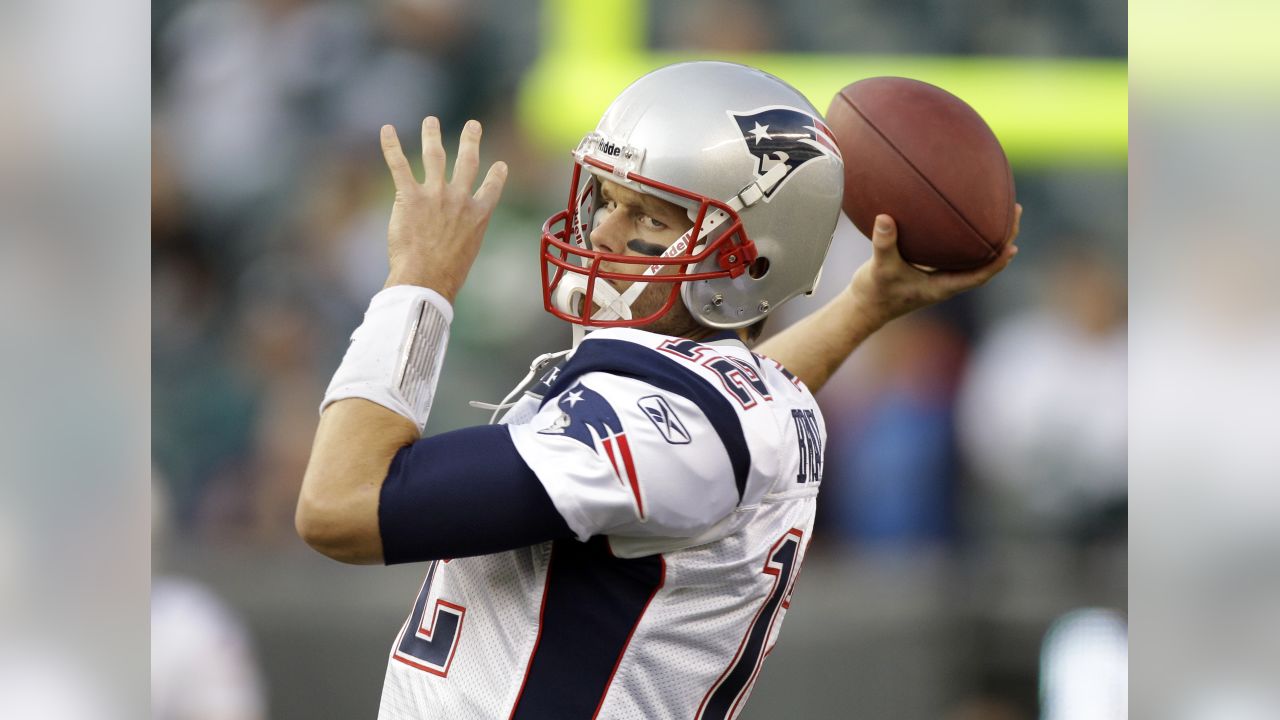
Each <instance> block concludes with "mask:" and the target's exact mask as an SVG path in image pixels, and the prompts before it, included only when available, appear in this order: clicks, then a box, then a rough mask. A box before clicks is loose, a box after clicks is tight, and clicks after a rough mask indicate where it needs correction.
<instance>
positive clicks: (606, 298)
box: [541, 155, 756, 327]
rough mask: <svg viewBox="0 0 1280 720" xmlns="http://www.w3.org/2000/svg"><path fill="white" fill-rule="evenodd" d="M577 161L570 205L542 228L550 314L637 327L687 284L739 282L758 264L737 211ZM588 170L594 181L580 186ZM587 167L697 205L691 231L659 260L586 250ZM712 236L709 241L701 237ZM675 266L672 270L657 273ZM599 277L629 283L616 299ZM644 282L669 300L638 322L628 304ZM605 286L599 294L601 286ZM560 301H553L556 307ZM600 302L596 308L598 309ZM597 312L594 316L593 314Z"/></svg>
mask: <svg viewBox="0 0 1280 720" xmlns="http://www.w3.org/2000/svg"><path fill="white" fill-rule="evenodd" d="M578 157H579V158H580V159H578V160H575V162H574V167H573V179H572V180H571V181H570V186H569V204H568V207H567V208H566V209H565V210H562V211H560V212H558V213H556V214H555V215H552V216H551V217H550V218H548V219H547V221H546V222H545V223H543V225H542V248H541V254H542V300H543V307H545V308H546V310H547V312H549V313H551V314H552V315H554V316H556V317H558V318H560V319H561V320H567V321H568V322H571V323H575V324H578V325H583V326H587V327H637V326H642V325H648V324H649V323H652V322H653V321H654V320H657V319H658V318H660V317H662V316H663V315H665V314H666V313H667V312H668V311H669V310H671V308H672V307H673V306H674V305H675V303H676V302H677V300H678V299H679V293H680V284H681V283H683V282H685V281H687V280H711V279H715V278H736V277H738V276H739V275H741V274H742V273H744V272H746V271H747V267H748V266H749V265H750V264H751V263H752V262H753V261H754V260H755V259H756V249H755V244H754V243H752V242H751V239H750V238H748V237H747V234H746V232H745V230H744V229H743V226H742V220H741V218H740V217H739V216H738V213H737V212H736V211H735V210H734V209H733V208H732V207H730V206H729V205H727V204H726V203H723V202H721V201H719V200H715V199H712V198H709V197H706V196H704V195H699V194H697V193H693V192H690V191H688V190H684V189H682V188H678V187H674V186H671V185H667V184H665V183H661V182H658V181H656V180H651V179H649V178H646V177H643V176H641V175H637V174H635V173H631V172H625V171H619V170H615V166H614V165H612V164H609V163H606V162H602V161H600V160H598V159H596V158H593V157H589V156H585V155H580V156H578ZM584 165H585V166H589V167H588V168H587V171H588V173H589V174H591V175H592V176H591V177H589V178H588V179H587V181H586V183H585V184H583V183H582V172H583V169H584ZM592 170H597V171H601V172H604V173H610V174H612V175H614V176H617V177H621V178H622V179H624V180H627V181H630V182H631V183H634V184H636V185H640V186H644V187H649V188H654V189H656V190H660V191H662V192H664V193H667V194H668V195H674V196H676V197H681V198H684V199H686V200H689V201H691V202H693V203H697V204H698V212H697V214H696V216H695V218H694V221H693V227H692V228H690V229H689V231H688V232H686V233H685V234H684V235H682V236H680V237H679V238H678V239H676V241H675V242H674V243H672V244H671V247H669V248H668V249H667V251H666V252H665V253H663V254H662V255H661V256H659V257H636V256H631V255H622V254H618V253H607V252H602V251H599V250H592V249H590V243H589V242H588V241H587V236H588V235H589V233H590V229H591V224H592V211H593V209H592V206H593V203H594V195H595V191H596V186H597V185H598V181H597V179H596V178H595V177H594V173H592ZM707 237H712V238H714V239H712V240H711V242H706V240H705V238H707ZM713 257H714V258H715V265H716V266H717V267H718V268H719V269H717V270H710V271H705V272H689V268H690V267H695V266H697V265H698V264H700V263H702V262H703V261H705V260H707V259H709V258H713ZM606 263H607V264H608V265H609V266H610V268H611V269H609V270H603V269H601V265H603V264H606ZM668 267H675V268H676V269H677V270H676V272H674V273H666V272H664V273H662V274H659V272H660V271H662V270H664V269H666V268H668ZM603 280H618V281H622V282H630V283H634V284H633V285H631V286H630V287H628V289H627V290H626V291H624V292H623V293H622V295H621V296H619V294H618V293H617V291H615V290H614V289H613V287H612V286H610V285H609V284H608V283H605V282H602V281H603ZM648 283H663V284H665V285H666V286H667V287H668V288H669V289H668V290H667V296H666V300H665V301H664V302H663V303H662V305H661V306H660V307H658V309H656V310H655V311H653V312H652V313H649V314H647V315H645V316H643V317H634V316H632V314H631V309H630V305H631V301H632V300H634V299H635V297H637V296H638V295H639V293H640V292H641V291H643V290H644V288H645V287H647V285H648ZM602 288H603V289H602ZM557 301H558V302H557ZM597 305H599V306H601V308H600V310H597V309H596V308H597ZM593 315H597V316H599V317H593Z"/></svg>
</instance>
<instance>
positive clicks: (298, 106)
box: [151, 0, 1128, 720]
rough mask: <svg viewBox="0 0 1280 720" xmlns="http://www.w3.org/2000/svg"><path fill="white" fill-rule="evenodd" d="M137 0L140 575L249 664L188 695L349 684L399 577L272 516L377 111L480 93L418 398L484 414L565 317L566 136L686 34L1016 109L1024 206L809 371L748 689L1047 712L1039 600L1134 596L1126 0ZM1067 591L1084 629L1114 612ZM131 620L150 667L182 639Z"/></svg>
mask: <svg viewBox="0 0 1280 720" xmlns="http://www.w3.org/2000/svg"><path fill="white" fill-rule="evenodd" d="M152 8H153V19H152V23H153V38H152V42H153V48H152V50H153V91H152V92H153V96H152V100H153V160H152V162H153V167H152V173H153V175H152V177H153V184H152V203H153V205H152V271H151V272H152V293H153V295H152V307H153V312H152V423H153V425H152V427H153V430H152V447H153V461H154V480H153V488H154V505H155V507H156V508H157V510H156V513H155V515H156V518H155V525H156V529H155V530H154V531H153V532H154V549H153V569H154V573H155V576H156V578H157V583H156V590H155V592H161V591H163V592H166V593H168V594H167V596H166V597H168V598H169V599H170V600H173V601H174V602H175V603H176V605H175V607H178V608H179V612H178V613H177V614H178V616H179V617H194V616H195V615H198V614H200V612H202V611H198V610H196V611H192V612H191V614H190V615H186V613H185V612H183V611H181V609H182V608H183V607H187V606H185V605H183V603H191V604H192V605H201V606H202V607H206V608H213V609H210V610H208V612H207V613H206V614H207V615H208V616H209V617H211V618H213V619H212V620H211V621H210V622H211V625H210V627H211V628H212V630H210V632H211V633H213V634H211V635H209V636H207V637H206V640H207V641H208V642H210V643H217V642H218V641H219V640H218V639H219V638H221V639H222V640H224V641H225V643H226V644H227V653H226V654H227V656H228V658H230V659H229V661H228V662H229V663H230V664H231V665H233V666H237V665H238V666H240V667H241V672H240V674H239V675H237V676H235V677H231V678H229V679H228V681H227V683H226V685H227V687H228V688H230V689H228V690H226V691H225V692H226V695H225V696H220V697H214V696H212V695H208V696H206V697H204V698H203V699H202V700H201V702H205V703H209V704H210V705H211V706H214V705H216V706H219V707H225V708H227V714H224V715H221V716H219V717H226V718H231V717H270V718H277V719H280V720H287V719H289V718H304V717H307V718H310V717H372V716H373V715H374V714H375V712H376V707H377V702H378V697H379V691H380V687H381V679H382V674H383V671H384V668H385V656H386V652H387V649H388V647H389V643H390V642H391V639H392V636H393V634H394V632H395V631H396V629H397V628H398V627H399V625H400V623H402V622H403V620H404V616H405V613H406V612H407V608H408V605H409V603H410V602H411V601H412V599H413V594H414V592H415V591H416V589H417V587H418V584H419V582H420V581H421V577H420V568H418V567H400V568H391V569H388V568H352V567H346V566H341V565H338V564H336V563H333V562H331V561H328V560H326V559H324V558H322V557H320V556H319V555H316V554H314V553H313V552H311V551H310V550H308V549H307V548H305V547H304V546H303V545H302V543H301V541H299V540H298V539H297V537H296V536H295V535H294V533H293V525H292V515H293V507H294V501H295V498H296V495H297V488H298V486H299V483H300V481H301V477H302V471H303V468H304V465H305V462H306V458H307V454H308V451H309V449H310V441H311V437H312V434H313V431H314V428H315V424H316V421H317V416H316V407H317V404H318V402H319V398H320V397H321V395H322V393H323V389H324V386H325V384H326V383H327V381H328V378H329V376H330V374H331V373H332V371H333V369H334V368H335V367H336V365H337V362H338V360H339V359H340V357H341V353H342V351H343V349H344V348H345V345H346V338H347V336H348V334H349V333H350V331H351V329H352V328H354V327H355V326H356V325H357V324H358V322H359V319H360V314H361V313H362V311H363V309H364V307H365V305H366V304H367V301H368V298H369V297H370V296H371V295H372V294H373V293H374V292H375V291H376V290H377V289H378V288H379V287H380V286H381V284H382V281H383V279H384V274H385V270H386V259H385V245H384V237H385V236H384V233H385V226H386V219H387V216H388V212H389V208H390V197H391V186H390V183H389V182H388V180H387V178H386V173H385V168H384V167H383V166H382V162H381V158H380V155H379V152H378V146H377V129H378V127H379V125H381V124H382V123H385V122H392V123H394V124H395V125H396V126H397V128H398V129H399V130H400V132H401V136H402V137H411V138H416V131H415V130H416V127H417V123H418V121H419V120H420V119H421V117H422V116H423V115H426V114H435V115H439V116H441V117H442V119H443V121H444V125H445V128H446V130H447V131H449V132H452V133H453V134H455V135H456V131H457V130H458V129H460V128H461V124H462V122H463V121H464V120H465V119H467V118H469V117H476V118H479V119H480V120H481V121H482V122H483V123H484V125H485V128H486V133H485V148H484V153H485V155H486V156H487V157H488V159H489V160H496V159H503V160H506V161H507V162H508V163H509V164H510V166H511V169H512V173H511V180H510V182H509V183H508V187H507V190H506V193H505V195H504V198H503V201H502V204H501V206H500V207H499V210H498V214H497V215H496V216H495V218H494V220H493V222H492V224H491V226H490V232H489V235H488V238H487V240H486V244H485V248H484V250H483V251H482V253H481V256H480V258H479V260H478V261H477V263H476V266H475V269H474V271H473V273H472V276H471V281H470V283H469V285H468V286H467V288H466V289H465V290H464V291H463V293H462V295H461V296H460V298H459V301H458V305H457V318H458V320H457V322H455V324H454V330H453V338H452V341H451V346H450V353H449V356H448V360H447V362H446V367H445V370H444V375H443V379H442V383H441V389H440V393H439V395H438V397H437V401H436V403H435V405H434V408H433V414H432V418H431V423H430V427H429V431H430V432H440V431H444V430H448V429H452V428H456V427H461V426H464V425H469V424H475V423H479V422H483V421H484V420H485V415H484V414H482V413H481V412H479V411H476V410H473V409H471V408H469V407H468V406H467V401H468V400H472V399H477V400H486V401H496V400H497V399H498V398H500V397H501V395H502V394H504V393H505V391H506V390H507V388H508V387H510V385H511V384H513V383H514V381H515V380H516V379H517V378H519V377H520V376H522V375H523V374H524V372H525V370H526V369H527V363H528V361H529V359H531V358H532V357H533V356H535V355H537V354H538V353H542V352H547V351H551V350H556V349H561V348H563V347H565V346H566V345H567V343H568V331H567V329H566V328H564V327H563V326H562V325H560V324H559V323H558V322H556V321H555V320H553V319H552V318H550V317H549V316H547V315H545V314H544V313H543V312H542V309H541V304H540V302H539V290H538V285H537V277H536V274H537V239H538V228H539V226H540V224H541V223H542V221H543V220H544V219H545V218H546V217H547V216H548V215H550V214H551V213H552V212H554V211H556V210H557V209H560V208H562V207H563V205H564V202H565V199H566V198H565V196H566V193H567V184H568V173H569V170H570V166H569V162H568V151H569V149H570V147H571V145H572V144H573V142H574V139H576V138H577V137H579V136H581V135H582V134H584V133H585V132H587V131H588V130H590V129H591V127H592V126H593V124H594V119H595V118H594V116H597V115H598V113H599V111H600V110H601V109H602V108H603V107H604V104H605V103H607V101H608V99H609V98H611V97H612V96H613V95H614V94H616V92H618V91H619V90H620V89H621V88H622V87H623V85H624V84H625V83H626V82H627V81H629V80H630V79H633V78H634V77H636V76H638V75H639V74H641V73H642V72H644V71H646V70H647V69H649V68H651V67H655V66H657V65H660V64H663V63H665V62H669V61H671V60H674V59H678V58H686V57H708V58H710V57H714V58H724V59H737V60H742V61H744V62H749V63H752V64H757V65H759V66H761V67H763V68H764V69H766V70H772V71H774V72H776V73H777V74H779V75H780V76H781V77H783V78H784V79H788V80H791V81H792V82H795V83H796V84H797V85H799V86H800V87H801V89H802V90H804V91H805V92H806V93H808V94H809V96H810V99H811V100H812V101H813V103H814V104H815V105H816V106H818V107H819V108H825V107H826V103H827V102H828V100H829V99H830V97H831V95H832V94H834V92H835V91H836V90H837V89H838V88H839V87H840V86H841V85H843V84H845V83H846V82H850V81H852V80H855V79H858V78H859V77H862V76H865V75H877V74H904V75H911V76H914V77H919V78H921V79H924V80H933V81H935V82H937V83H938V84H940V85H943V86H944V87H948V88H950V89H952V90H953V91H955V92H956V93H957V94H959V95H961V96H962V97H966V98H967V99H970V100H971V102H973V104H974V105H975V107H976V108H977V109H978V110H979V111H980V112H982V113H983V114H984V115H985V116H986V117H987V118H988V119H989V120H990V121H991V124H992V126H993V128H994V129H995V131H996V133H997V135H999V136H1001V137H1002V138H1005V139H1006V144H1007V147H1008V149H1009V152H1010V156H1011V159H1012V160H1013V163H1014V174H1015V179H1016V182H1017V187H1018V197H1019V200H1020V202H1022V204H1023V205H1024V207H1025V215H1024V219H1023V229H1022V235H1021V238H1020V240H1019V245H1020V247H1021V249H1022V252H1021V253H1020V255H1019V257H1018V260H1017V262H1015V263H1014V264H1013V266H1012V267H1011V268H1010V269H1009V270H1008V271H1007V272H1006V273H1005V274H1004V275H1003V276H1002V277H1000V278H998V279H997V280H996V281H994V282H992V283H991V284H990V285H988V286H987V287H985V288H983V289H981V290H980V291H977V292H974V293H972V294H970V295H968V296H965V297H962V298H958V299H956V300H954V301H952V302H949V303H947V304H945V305H943V306H940V307H937V308H935V309H932V310H930V311H928V312H925V313H920V314H917V315H915V316H912V317H910V318H906V319H903V320H900V321H897V322H895V323H894V324H892V325H890V326H889V327H888V328H886V329H885V330H884V331H882V332H881V333H879V334H878V335H877V336H876V337H875V338H873V339H872V340H871V341H869V342H868V343H867V344H866V345H865V346H864V347H863V348H862V349H861V350H860V351H859V353H858V354H857V355H856V356H855V358H854V359H853V360H852V361H851V362H849V363H848V364H847V365H846V367H845V368H844V369H843V370H842V371H841V373H840V374H839V375H838V376H837V377H836V378H835V379H833V381H832V382H831V383H830V384H829V385H828V386H827V387H826V388H825V389H824V390H823V391H822V393H820V395H819V399H820V401H821V402H822V403H823V407H824V410H825V413H826V416H827V420H828V424H829V428H828V429H829V433H830V441H829V446H828V449H827V463H828V465H827V471H826V482H825V483H824V488H823V495H822V496H823V503H822V507H821V510H820V515H819V528H818V531H817V533H816V535H815V540H814V544H813V546H812V550H811V552H810V555H809V557H808V559H807V561H806V564H805V570H804V573H803V574H802V576H801V579H800V580H799V585H798V589H797V594H796V602H795V607H794V608H793V610H794V612H792V613H790V614H789V615H788V619H787V622H786V628H785V631H784V632H783V634H782V638H781V641H780V642H779V644H778V646H777V648H776V650H775V652H774V653H773V657H772V659H771V660H770V662H769V663H768V664H767V665H766V669H765V670H764V671H763V672H762V674H761V677H760V679H759V681H758V683H757V685H756V688H755V691H754V693H753V695H752V700H751V702H749V703H748V705H747V709H746V711H745V713H744V714H743V717H744V718H768V717H804V718H842V717H868V718H882V719H893V718H904V719H908V718H909V719H915V718H920V719H925V718H944V719H946V720H979V719H985V720H1005V719H1010V720H1012V719H1016V718H1034V717H1040V716H1041V715H1042V710H1041V703H1040V691H1041V686H1042V681H1043V680H1044V678H1042V673H1041V660H1042V647H1043V645H1044V641H1045V638H1046V634H1047V633H1048V632H1049V629H1050V628H1051V627H1053V626H1054V623H1055V621H1057V620H1059V619H1060V618H1061V617H1062V616H1064V614H1067V613H1070V612H1071V611H1073V610H1078V609H1081V608H1106V609H1110V610H1112V611H1116V612H1119V613H1124V612H1125V611H1126V610H1127V594H1126V587H1127V586H1126V574H1127V562H1126V551H1127V494H1126V482H1127V471H1126V461H1127V455H1126V447H1127V429H1126V428H1127V416H1126V332H1127V331H1126V304H1127V297H1126V224H1127V187H1128V185H1127V140H1126V138H1127V126H1126V108H1125V102H1126V92H1127V86H1126V47H1127V45H1126V42H1127V41H1126V38H1127V23H1126V6H1125V4H1123V3H1111V2H1105V1H1104V0H1050V1H1048V2H1043V3H1036V4H1034V5H1032V4H1026V3H1016V2H1012V1H1011V0H987V1H984V2H972V3H949V2H941V1H939V0H906V1H902V2H893V3H889V2H873V1H872V0H848V1H842V0H839V1H838V0H785V1H784V0H753V1H751V2H747V1H741V0H739V1H733V2H730V1H729V0H698V1H689V2H678V1H677V0H650V1H649V2H641V1H639V0H597V1H596V2H593V3H583V2H575V1H573V0H542V1H541V2H533V1H532V0H531V1H529V2H500V0H471V1H467V0H365V1H364V2H358V3H339V2H327V1H325V0H156V2H154V3H153V5H152ZM412 146H416V140H415V141H413V144H412ZM412 146H411V147H412ZM411 154H412V153H411ZM868 254H869V245H868V243H867V242H866V241H865V240H864V239H862V238H861V237H859V236H858V235H857V233H856V231H854V230H853V229H852V228H851V227H848V226H846V227H844V228H843V229H842V230H841V231H840V233H839V234H838V237H837V238H836V242H835V243H834V244H833V246H832V251H831V254H830V257H829V259H828V267H827V268H826V270H825V271H824V279H823V288H822V290H820V292H819V296H818V297H815V298H812V299H805V300H802V301H796V302H793V303H792V304H791V305H790V306H789V307H787V308H786V309H785V312H783V313H782V314H781V316H780V317H779V318H775V319H774V320H773V323H774V326H773V327H771V328H770V330H771V331H776V330H777V329H778V328H780V327H782V326H783V325H784V324H785V323H786V322H788V321H792V320H795V319H796V318H798V317H801V316H803V314H804V313H805V312H807V311H808V310H809V309H812V308H814V307H816V306H817V305H818V304H819V303H820V302H821V301H822V300H823V297H822V296H823V294H824V293H825V294H827V295H829V294H830V293H834V292H836V291H837V290H838V289H839V288H840V287H841V286H842V285H843V284H844V283H845V282H847V280H848V278H849V277H850V275H851V274H852V272H853V269H854V268H855V267H857V265H858V264H859V263H860V262H862V260H864V259H865V258H866V257H867V256H868ZM215 597H216V598H219V599H218V600H216V601H215V600H214V599H213V598H215ZM174 598H177V599H176V600H174ZM182 598H186V599H185V600H183V599H182ZM1080 617H1081V616H1079V615H1072V616H1069V618H1068V620H1070V619H1071V618H1075V619H1077V620H1078V619H1079V618H1080ZM1091 617H1094V618H1098V617H1102V618H1106V617H1113V616H1109V615H1094V616H1091ZM156 621H157V617H156V609H155V608H154V607H153V623H154V622H156ZM178 624H180V625H181V624H182V623H181V622H179V623H178ZM1071 626H1072V625H1071V623H1070V622H1068V623H1065V624H1060V625H1058V626H1057V627H1071ZM1076 626H1079V623H1076ZM1085 626H1086V634H1087V633H1088V632H1094V631H1095V630H1096V631H1097V632H1096V633H1095V634H1097V635H1099V637H1104V640H1102V641H1100V642H1101V643H1102V646H1106V638H1113V637H1114V635H1115V628H1114V626H1113V625H1108V624H1106V623H1105V622H1104V623H1102V624H1101V625H1099V624H1098V623H1094V624H1093V625H1092V626H1090V625H1089V624H1088V623H1085ZM1090 627H1092V628H1093V630H1090V629H1089V628H1090ZM1099 627H1101V628H1102V629H1101V630H1098V628H1099ZM187 631H189V632H190V631H191V630H190V628H187ZM157 642H163V640H159V641H158V640H157V636H153V664H155V665H156V666H157V667H154V668H153V698H154V697H155V695H156V693H161V692H164V687H165V683H167V682H170V679H169V677H168V676H169V675H173V676H177V677H178V678H181V676H182V675H183V674H184V673H182V672H179V671H178V669H177V664H179V663H181V662H182V660H181V659H180V658H175V657H173V656H170V655H166V654H165V653H164V652H161V651H158V650H157V644H156V643H157ZM1051 645H1052V644H1051ZM167 663H174V664H175V665H174V666H173V667H169V666H168V665H167ZM1046 665H1047V666H1052V663H1051V662H1048V663H1046ZM1104 666H1105V663H1098V664H1095V665H1094V667H1104ZM1046 674H1047V673H1046ZM201 680H202V685H204V687H205V689H204V692H205V693H206V694H208V693H216V692H218V691H216V690H215V689H213V688H210V687H209V686H210V685H212V684H214V683H210V682H208V681H207V679H205V678H202V679H201ZM173 682H175V683H181V679H177V680H173ZM173 692H177V691H173ZM1047 696H1048V697H1052V696H1053V693H1052V692H1050V693H1047ZM155 699H156V702H157V708H158V709H159V708H161V707H162V706H163V705H164V703H168V702H176V701H174V700H172V699H171V698H155ZM1120 707H1123V704H1121V706H1120ZM255 708H257V710H255ZM236 713H240V714H238V715H237V714H236ZM1043 715H1044V716H1045V717H1049V716H1053V717H1057V715H1055V714H1053V713H1051V712H1049V711H1047V710H1046V711H1044V713H1043ZM157 717H163V715H160V714H157ZM1062 717H1076V716H1070V715H1062ZM1080 717H1084V716H1080ZM1090 717H1095V718H1099V720H1104V719H1105V717H1106V716H1104V715H1092V716H1090Z"/></svg>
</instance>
